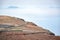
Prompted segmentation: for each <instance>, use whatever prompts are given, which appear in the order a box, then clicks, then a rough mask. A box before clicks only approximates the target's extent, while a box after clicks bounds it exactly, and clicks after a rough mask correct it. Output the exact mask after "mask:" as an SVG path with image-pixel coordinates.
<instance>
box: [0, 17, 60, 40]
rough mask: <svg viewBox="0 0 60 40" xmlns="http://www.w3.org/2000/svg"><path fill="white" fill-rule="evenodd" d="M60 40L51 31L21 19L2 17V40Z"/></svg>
mask: <svg viewBox="0 0 60 40" xmlns="http://www.w3.org/2000/svg"><path fill="white" fill-rule="evenodd" d="M8 39H9V40H60V37H59V36H55V34H54V33H52V32H51V31H49V30H47V29H44V28H42V27H40V26H38V25H36V24H35V23H33V22H27V21H25V20H23V19H21V18H16V17H10V16H0V40H8Z"/></svg>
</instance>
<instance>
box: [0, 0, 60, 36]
mask: <svg viewBox="0 0 60 40" xmlns="http://www.w3.org/2000/svg"><path fill="white" fill-rule="evenodd" d="M0 15H9V16H16V17H20V18H23V19H25V20H26V21H32V22H34V23H36V24H37V25H39V26H42V27H43V28H45V29H49V30H50V31H52V32H53V33H55V34H56V35H60V31H59V30H60V29H59V28H60V25H59V24H60V0H0Z"/></svg>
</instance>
